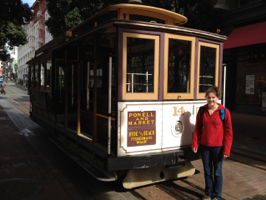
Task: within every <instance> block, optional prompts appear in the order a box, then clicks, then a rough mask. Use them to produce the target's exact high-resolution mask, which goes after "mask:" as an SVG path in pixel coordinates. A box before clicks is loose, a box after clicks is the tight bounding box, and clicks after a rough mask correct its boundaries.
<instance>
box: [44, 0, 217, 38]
mask: <svg viewBox="0 0 266 200" xmlns="http://www.w3.org/2000/svg"><path fill="white" fill-rule="evenodd" d="M46 2H47V8H48V13H49V15H50V18H49V19H48V20H46V22H45V24H46V26H47V27H48V30H49V32H50V33H51V34H52V35H53V37H56V36H58V35H60V34H61V33H63V32H64V31H67V30H69V29H71V28H73V27H75V26H76V25H78V24H80V23H81V22H83V21H84V20H86V19H87V18H89V17H91V16H93V15H94V14H96V13H97V12H99V11H101V10H102V9H104V8H106V7H108V6H110V5H113V4H117V3H128V0H90V1H83V0H58V1H54V0H46ZM142 2H143V5H150V6H155V7H159V8H164V9H167V10H171V11H175V12H177V13H180V14H183V15H185V16H186V17H187V18H188V19H189V20H188V23H187V24H186V25H185V26H187V27H190V28H196V29H201V30H207V31H215V30H216V29H217V27H216V25H217V23H218V22H219V21H220V20H221V16H222V15H221V14H220V13H219V12H217V10H215V9H214V4H215V2H216V1H215V0H200V1H199V0H152V1H151V0H142Z"/></svg>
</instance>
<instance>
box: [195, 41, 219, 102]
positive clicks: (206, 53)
mask: <svg viewBox="0 0 266 200" xmlns="http://www.w3.org/2000/svg"><path fill="white" fill-rule="evenodd" d="M198 63H199V70H198V71H199V86H198V93H201V94H200V95H199V94H198V98H204V93H205V91H206V90H207V89H209V88H210V87H212V86H214V85H216V86H218V67H219V45H215V44H208V43H204V42H199V61H198Z"/></svg>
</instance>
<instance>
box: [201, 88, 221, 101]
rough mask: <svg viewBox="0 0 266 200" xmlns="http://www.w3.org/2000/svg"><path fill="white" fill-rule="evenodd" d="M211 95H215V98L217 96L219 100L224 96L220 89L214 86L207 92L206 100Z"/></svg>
mask: <svg viewBox="0 0 266 200" xmlns="http://www.w3.org/2000/svg"><path fill="white" fill-rule="evenodd" d="M210 93H213V94H215V96H217V97H218V98H221V96H222V94H221V91H220V89H219V88H218V87H217V86H212V87H211V88H209V89H208V90H207V91H206V92H205V98H207V97H208V96H209V94H210Z"/></svg>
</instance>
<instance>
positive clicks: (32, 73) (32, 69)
mask: <svg viewBox="0 0 266 200" xmlns="http://www.w3.org/2000/svg"><path fill="white" fill-rule="evenodd" d="M30 71H31V74H30V77H31V84H32V85H34V67H33V66H32V67H31V70H30Z"/></svg>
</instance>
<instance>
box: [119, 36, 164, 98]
mask: <svg viewBox="0 0 266 200" xmlns="http://www.w3.org/2000/svg"><path fill="white" fill-rule="evenodd" d="M158 70H159V36H155V35H145V34H138V33H124V34H123V73H124V74H123V86H122V87H123V99H131V100H133V99H158V79H159V78H158V75H159V73H158Z"/></svg>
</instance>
